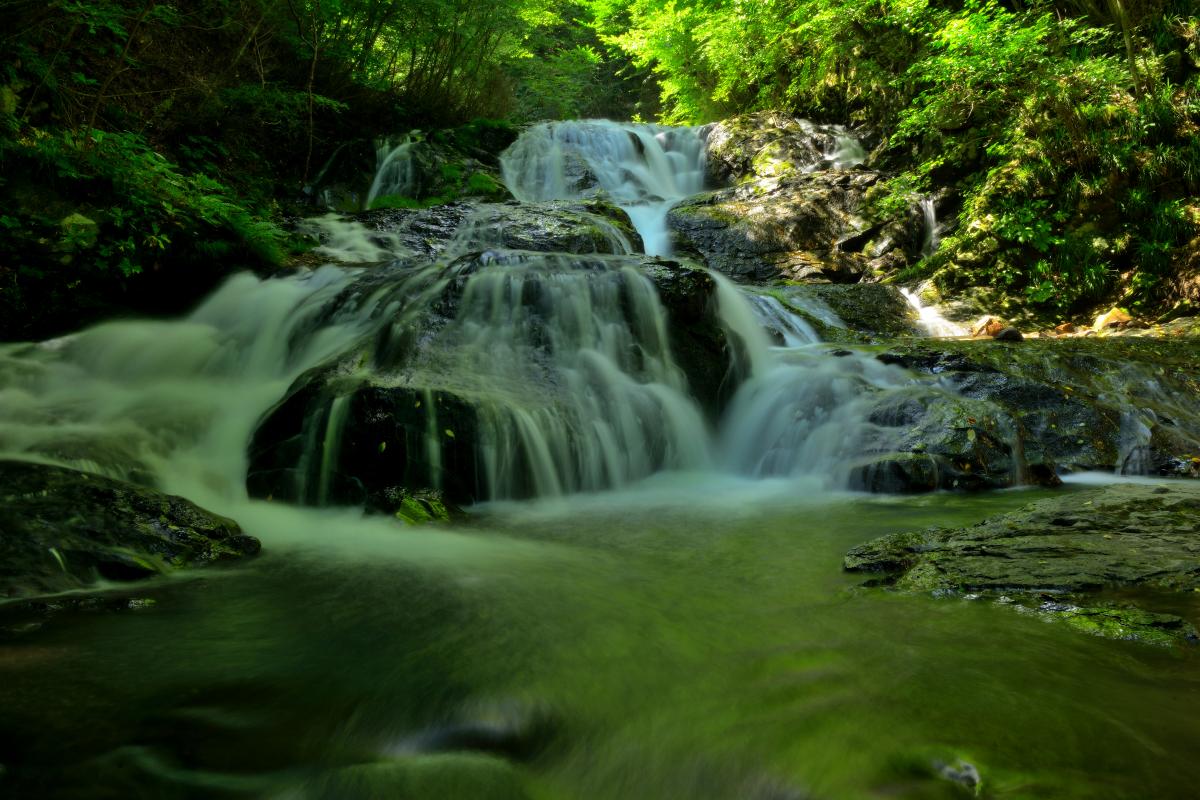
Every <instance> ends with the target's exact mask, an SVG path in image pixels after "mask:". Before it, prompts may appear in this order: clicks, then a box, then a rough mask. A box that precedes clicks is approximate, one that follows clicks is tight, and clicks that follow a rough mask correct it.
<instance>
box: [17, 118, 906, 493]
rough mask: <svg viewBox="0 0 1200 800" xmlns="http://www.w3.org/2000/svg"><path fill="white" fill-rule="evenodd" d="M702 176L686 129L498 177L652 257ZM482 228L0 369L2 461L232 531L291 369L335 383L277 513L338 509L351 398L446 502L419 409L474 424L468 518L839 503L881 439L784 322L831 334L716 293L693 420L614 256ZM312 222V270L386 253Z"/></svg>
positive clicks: (449, 433) (638, 274) (683, 384)
mask: <svg viewBox="0 0 1200 800" xmlns="http://www.w3.org/2000/svg"><path fill="white" fill-rule="evenodd" d="M385 160H386V157H385ZM703 163H704V161H703V152H702V150H701V149H700V146H699V140H698V138H697V137H696V135H695V132H694V131H692V130H690V129H682V130H672V129H663V128H655V127H651V126H637V125H618V124H615V123H601V122H586V123H559V124H555V125H546V126H539V127H537V128H534V129H533V130H532V131H530V132H528V133H527V134H526V135H525V136H524V137H523V138H522V139H521V140H519V141H518V142H517V144H516V145H514V147H513V148H512V149H511V150H510V151H509V152H508V153H507V154H506V156H505V171H506V175H507V176H508V179H509V180H510V185H511V186H513V187H514V191H516V192H517V193H518V195H519V196H523V197H525V198H528V199H537V200H541V199H545V198H547V197H554V196H578V195H581V194H583V193H584V192H585V191H586V190H587V185H586V184H587V183H588V181H589V180H591V181H592V183H594V185H596V186H599V187H603V188H604V189H605V190H606V191H608V192H610V193H611V194H612V195H613V196H614V197H615V198H618V199H619V200H620V201H621V202H622V204H623V205H625V206H626V207H627V208H634V209H638V208H641V209H642V210H643V211H647V209H654V213H653V214H650V213H649V212H648V211H647V213H646V214H644V215H641V216H640V217H638V219H639V220H640V228H639V229H640V232H641V233H642V236H643V237H644V238H645V240H646V241H647V242H648V243H650V244H648V246H647V249H648V250H650V251H652V252H653V251H654V250H658V251H660V252H661V251H662V250H663V248H665V247H666V242H667V238H666V233H665V223H664V222H662V218H664V217H665V214H666V210H667V209H669V207H670V205H671V204H673V203H674V202H678V200H679V199H682V198H683V197H685V196H687V194H688V193H691V192H694V191H698V190H699V189H700V188H701V185H702V175H703ZM589 175H590V176H591V177H590V178H589V177H588V176H589ZM488 209H489V207H487V206H483V207H481V208H480V210H479V211H478V212H477V213H476V214H475V215H473V216H471V217H469V218H468V220H467V221H466V222H465V223H463V224H462V226H461V227H460V229H459V231H458V234H457V235H456V237H455V241H454V242H453V243H452V246H448V247H446V248H445V250H444V255H443V256H442V257H441V259H440V260H438V261H435V262H429V263H426V264H424V265H420V266H416V267H414V266H411V265H410V264H409V263H408V262H399V263H394V264H390V265H381V266H377V267H372V268H371V269H370V270H364V271H354V270H347V269H344V268H334V267H325V268H322V269H321V270H318V271H316V272H314V273H310V274H305V275H297V276H293V277H288V278H282V279H274V280H267V281H260V280H257V279H255V278H253V277H250V276H246V275H243V276H238V277H235V278H233V279H231V280H230V281H229V282H228V283H227V284H226V285H225V286H224V287H222V288H221V289H220V290H219V291H218V292H217V293H216V294H214V295H213V296H212V297H211V298H210V299H209V300H208V301H206V302H205V304H204V305H203V306H202V307H201V308H199V309H198V310H197V311H196V312H195V313H193V314H191V315H190V316H188V317H187V318H185V319H182V320H179V321H176V322H155V321H131V322H121V323H113V324H109V325H103V326H99V327H97V328H94V329H91V330H88V331H84V332H82V333H80V334H77V335H74V336H71V337H67V338H65V339H63V340H57V341H55V342H52V343H46V344H42V345H16V346H9V347H5V348H3V349H0V387H2V388H0V453H5V454H15V455H18V456H20V457H25V458H38V459H44V460H48V461H55V462H59V463H64V464H68V465H71V466H77V467H81V468H85V469H91V470H95V471H101V472H106V473H109V474H113V475H116V476H120V477H129V478H134V479H138V480H144V481H149V482H153V483H155V484H157V485H159V486H160V487H162V488H164V489H167V490H168V491H172V492H177V493H180V494H183V495H185V496H188V497H190V498H192V499H195V500H197V501H199V502H201V503H204V504H208V505H210V506H211V507H213V508H216V509H218V510H221V509H229V508H230V504H231V503H234V504H237V503H244V501H245V490H244V488H243V485H244V481H245V479H246V472H247V456H246V451H247V445H248V443H249V442H250V439H251V436H252V433H253V431H254V430H255V427H256V425H257V424H258V422H259V420H260V418H262V416H263V415H264V414H265V413H267V412H268V411H269V410H270V409H271V407H272V406H273V405H274V404H276V403H277V402H279V401H280V400H281V398H283V397H284V396H285V394H286V393H287V391H288V387H289V386H291V385H292V383H293V381H295V380H296V379H297V378H298V377H299V376H300V375H301V374H302V373H304V372H305V371H306V370H309V369H312V368H314V367H318V366H322V365H324V366H325V367H327V368H328V367H330V366H331V365H334V364H336V365H337V367H336V370H337V375H338V378H337V380H331V381H329V382H328V383H327V384H323V385H324V386H325V388H324V389H323V390H322V392H321V393H318V395H317V397H316V400H315V401H314V402H315V403H316V405H314V406H312V407H310V408H309V409H308V417H307V418H308V419H309V420H310V421H311V422H312V424H310V425H307V426H306V427H305V429H304V430H303V431H301V430H296V431H294V434H295V436H296V437H301V438H302V439H303V440H304V441H306V442H307V445H306V448H307V452H306V454H305V455H304V456H303V458H302V461H303V462H304V463H306V464H309V466H310V467H311V470H310V472H309V473H306V474H305V475H304V476H303V477H302V484H303V488H302V490H300V491H299V494H298V497H300V498H301V499H304V500H307V501H308V502H315V503H334V502H339V501H338V486H339V481H341V480H343V478H342V473H343V472H344V471H345V470H347V469H350V468H353V466H354V464H352V463H350V464H348V463H346V462H345V459H346V458H348V457H349V456H348V455H347V452H349V451H347V450H346V448H347V446H348V439H347V435H346V434H347V430H348V428H347V426H349V425H352V424H355V419H356V418H355V416H354V415H355V414H356V413H361V412H360V411H359V410H357V406H356V403H355V398H356V397H357V395H356V392H357V391H358V387H361V386H364V385H367V386H372V387H379V388H380V389H381V390H383V391H386V392H393V396H395V397H403V398H412V404H413V407H414V408H417V409H421V410H420V412H419V414H420V415H422V416H420V419H421V420H422V422H421V423H420V429H419V431H418V435H417V439H418V440H419V441H418V442H417V443H416V444H415V445H414V447H415V449H413V450H411V452H419V453H420V454H421V457H422V458H423V459H424V460H425V462H426V464H427V467H426V468H427V470H428V474H427V475H426V482H425V485H429V486H434V487H437V486H440V485H443V479H444V477H445V475H446V474H449V473H444V472H443V470H444V469H452V468H453V467H451V466H450V465H451V462H452V460H453V458H455V457H457V456H456V455H455V454H456V453H460V452H461V446H462V443H461V442H459V441H457V439H458V437H459V436H466V435H468V433H467V432H465V431H462V430H461V429H460V432H459V433H458V434H455V433H454V431H453V427H457V425H458V423H457V422H455V421H454V420H452V419H450V418H448V417H447V416H446V414H445V413H443V412H440V411H439V405H438V402H437V401H445V400H446V399H447V398H450V399H453V400H454V401H455V402H457V403H459V404H460V405H463V404H465V405H466V406H468V407H469V408H471V409H473V413H474V414H475V421H474V423H473V424H474V432H473V433H472V434H470V435H471V436H473V437H474V438H472V439H470V440H469V441H468V442H466V444H465V446H466V447H467V448H469V449H470V450H471V451H472V452H474V453H475V459H476V460H475V464H476V469H477V473H478V474H477V475H476V476H475V480H476V481H477V487H478V495H477V496H479V497H481V498H492V499H503V498H511V497H524V496H538V497H548V496H556V495H563V494H570V493H575V492H583V491H598V490H603V489H608V488H613V487H619V486H625V485H629V484H631V483H633V482H637V481H640V480H643V479H645V478H647V477H649V476H651V475H654V474H656V473H661V472H664V471H675V472H692V473H694V472H697V471H708V472H710V473H711V472H712V471H714V470H716V471H724V472H725V473H726V474H735V475H740V476H750V477H754V478H756V479H758V478H763V477H769V476H775V477H788V478H797V477H800V476H817V477H819V478H820V479H821V480H822V482H824V483H825V484H826V485H837V484H838V483H839V481H842V480H843V478H844V476H845V473H846V470H847V468H848V465H849V464H850V463H851V462H853V461H854V459H856V458H859V457H861V456H863V455H864V454H866V453H869V452H872V451H874V450H877V449H878V448H879V447H880V446H881V442H883V440H884V438H886V436H888V435H889V434H888V432H887V431H885V430H884V429H882V428H880V427H879V426H878V425H875V424H873V423H871V422H870V421H869V410H870V408H871V407H872V406H873V404H874V403H875V402H876V401H877V400H878V398H879V396H880V393H881V392H888V391H893V390H906V389H907V388H909V387H911V386H912V384H913V383H914V381H915V378H914V377H913V376H911V375H909V374H907V373H905V372H904V371H902V370H900V369H899V368H896V367H892V366H885V365H883V364H881V363H880V362H878V361H877V360H875V359H874V358H873V357H872V356H871V355H870V354H869V353H851V354H849V355H843V356H842V357H836V358H835V357H831V356H829V355H827V354H826V353H825V351H824V348H823V347H822V346H821V345H820V344H819V337H818V336H817V334H816V331H815V330H814V328H813V327H812V326H811V325H810V324H809V323H808V322H807V321H806V320H805V319H804V317H803V315H801V314H799V313H796V312H795V311H794V309H795V308H801V309H804V310H805V311H806V313H810V314H812V316H813V318H814V319H818V320H820V321H821V323H822V324H824V325H840V324H841V323H840V320H837V319H836V316H835V315H832V313H831V312H828V309H823V308H817V309H816V312H814V311H813V309H812V308H809V306H811V305H813V304H812V303H810V302H808V301H807V300H806V299H805V298H803V297H801V296H799V295H797V296H794V297H793V294H794V293H785V295H786V296H783V295H781V296H774V295H770V294H759V293H747V292H746V291H744V290H743V289H742V288H741V287H738V286H737V285H736V284H734V283H733V282H732V281H730V280H729V279H727V278H723V277H721V276H717V275H714V276H713V277H714V278H715V280H716V282H717V293H716V302H717V305H718V313H719V321H720V325H721V326H722V327H723V328H724V332H725V336H726V338H727V340H728V341H729V343H730V350H731V352H730V359H731V362H732V363H731V365H730V370H729V373H728V374H727V375H725V376H724V378H721V379H720V380H721V381H722V383H723V385H727V386H728V387H731V388H736V389H737V391H736V393H735V394H734V396H733V398H732V400H731V401H730V402H729V404H728V407H727V408H726V409H725V411H724V414H723V415H722V416H721V418H720V419H719V420H716V421H715V422H714V421H713V420H711V419H708V418H706V415H705V411H704V410H703V409H702V408H701V406H700V403H699V401H698V400H697V399H696V397H695V396H694V395H693V392H694V391H696V390H697V389H700V388H704V389H710V388H713V387H696V386H690V385H689V384H688V381H687V379H686V378H685V376H684V372H683V369H682V367H681V364H680V362H679V360H678V357H677V354H676V353H674V352H673V349H672V348H673V345H672V328H671V325H672V320H671V319H669V318H668V315H667V313H666V311H665V310H664V308H663V305H662V302H661V301H660V299H659V297H658V294H657V291H656V289H655V287H654V284H653V283H652V282H651V281H650V280H649V279H648V278H647V277H646V275H645V274H643V272H642V271H641V269H640V267H639V265H640V261H639V260H638V259H637V258H635V257H632V256H630V255H622V253H625V254H627V253H629V251H630V250H631V247H630V244H629V242H628V241H627V240H625V239H624V237H623V236H621V235H620V234H619V231H617V230H616V229H615V228H614V229H613V231H614V232H613V234H612V241H611V242H609V243H608V246H609V248H610V249H611V250H612V251H613V253H615V254H613V255H606V254H572V253H549V254H547V253H530V252H523V251H512V250H505V249H503V248H501V247H499V246H498V244H497V243H498V242H499V241H501V239H500V238H498V237H497V235H496V234H497V232H496V230H495V227H496V225H497V224H499V223H497V222H496V220H495V219H494V218H493V217H492V216H489V210H488ZM652 219H653V221H652V222H648V220H652ZM309 224H310V225H312V226H314V227H315V228H317V229H320V230H322V231H323V232H324V234H325V238H326V240H327V241H326V245H325V247H326V248H327V250H325V251H324V252H325V253H326V254H327V255H328V256H329V257H330V258H333V259H337V260H342V261H350V262H358V261H376V262H387V261H389V260H390V259H392V258H394V257H395V256H397V255H401V254H405V253H401V252H400V244H399V242H398V240H396V239H394V238H392V239H389V238H388V237H386V236H379V235H376V234H373V233H371V232H368V231H366V230H365V229H364V228H362V226H361V225H359V224H358V223H354V222H352V221H347V220H344V219H341V218H338V217H326V218H321V219H318V220H312V221H310V223H309ZM655 242H657V243H658V244H657V245H655V244H653V243H655ZM447 298H453V299H452V300H448V299H447ZM446 303H451V305H450V306H447V305H446ZM806 303H807V305H806ZM443 314H445V315H447V316H445V317H443V316H442V315H443ZM772 337H774V338H772ZM383 444H386V443H383ZM372 446H374V444H373V443H372ZM380 446H382V444H381V445H380ZM293 466H299V465H293Z"/></svg>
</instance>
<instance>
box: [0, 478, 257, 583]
mask: <svg viewBox="0 0 1200 800" xmlns="http://www.w3.org/2000/svg"><path fill="white" fill-rule="evenodd" d="M258 550H259V542H258V540H257V539H255V538H253V537H251V536H247V535H246V534H245V533H243V532H242V530H241V528H240V527H238V524H237V523H236V522H234V521H233V520H230V519H226V518H224V517H221V516H218V515H216V514H213V513H211V512H209V511H205V510H204V509H202V508H200V507H199V506H197V505H195V504H193V503H191V502H189V501H188V500H185V499H183V498H182V497H175V496H173V495H168V494H164V493H162V492H159V491H155V490H154V489H149V488H146V487H144V486H137V485H134V484H132V483H125V482H123V481H117V480H113V479H111V478H105V477H102V476H100V475H92V474H89V473H85V472H77V471H75V470H70V469H64V468H61V467H54V466H47V465H44V464H34V463H29V462H22V461H0V598H25V597H32V596H37V595H44V594H51V593H56V592H62V591H66V590H70V589H77V588H80V587H85V586H89V585H91V584H94V583H95V582H96V581H100V580H103V581H132V580H138V579H141V578H147V577H151V576H154V575H158V574H161V573H164V572H169V571H172V570H175V569H178V568H180V567H185V566H198V565H202V564H208V563H213V562H219V561H227V560H232V559H238V558H242V557H245V556H250V555H254V554H255V553H257V552H258Z"/></svg>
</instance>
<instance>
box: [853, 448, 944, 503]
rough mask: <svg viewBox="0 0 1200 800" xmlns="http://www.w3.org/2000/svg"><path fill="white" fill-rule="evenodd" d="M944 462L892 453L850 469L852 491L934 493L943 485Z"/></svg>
mask: <svg viewBox="0 0 1200 800" xmlns="http://www.w3.org/2000/svg"><path fill="white" fill-rule="evenodd" d="M946 466H947V465H946V464H945V461H944V460H943V459H941V458H938V457H936V456H931V455H928V454H926V453H889V454H887V455H882V456H878V457H876V458H874V459H871V460H869V461H866V462H864V463H860V464H856V465H854V466H853V467H851V470H850V488H851V489H855V490H859V491H867V492H876V493H886V494H908V493H920V492H932V491H933V490H935V489H937V488H938V487H939V486H941V485H942V483H943V480H942V477H941V473H942V472H943V471H944V470H945V467H946Z"/></svg>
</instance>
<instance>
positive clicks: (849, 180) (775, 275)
mask: <svg viewBox="0 0 1200 800" xmlns="http://www.w3.org/2000/svg"><path fill="white" fill-rule="evenodd" d="M878 180H879V176H878V175H876V174H875V173H870V172H859V171H855V172H813V173H806V174H798V175H796V176H793V177H789V178H785V179H779V178H765V179H762V180H759V181H756V182H753V183H743V184H739V185H738V186H734V187H731V188H728V189H721V190H718V191H715V192H709V193H707V194H702V195H698V196H697V197H694V198H691V199H689V200H686V201H684V202H683V203H680V204H679V205H678V206H676V207H675V208H673V209H672V210H671V212H670V213H669V214H668V215H667V222H668V224H669V226H670V227H671V230H672V231H673V233H674V236H675V241H676V246H677V249H678V250H679V252H681V253H686V254H689V255H696V256H698V257H699V258H700V259H702V260H703V261H704V263H705V264H706V265H707V266H708V267H709V268H711V269H715V270H717V271H719V272H722V273H724V274H726V275H729V276H731V277H734V278H737V279H738V280H741V281H744V282H749V283H763V282H768V281H773V280H779V279H785V280H795V281H811V282H819V281H824V282H835V283H854V282H856V281H858V280H860V279H861V278H862V276H863V275H864V274H865V273H866V272H867V271H868V270H869V268H870V256H868V255H866V254H865V253H863V252H848V251H846V250H842V249H839V248H838V244H839V242H844V241H845V240H846V238H847V237H848V236H853V235H854V234H857V233H859V232H861V231H863V230H864V229H866V228H868V227H870V225H871V223H870V222H869V221H867V220H866V219H864V218H863V217H862V216H861V213H862V210H863V206H864V199H863V198H864V194H865V192H866V191H867V189H869V188H870V187H871V186H873V185H874V184H875V183H876V182H877V181H878ZM879 255H882V253H881V254H879Z"/></svg>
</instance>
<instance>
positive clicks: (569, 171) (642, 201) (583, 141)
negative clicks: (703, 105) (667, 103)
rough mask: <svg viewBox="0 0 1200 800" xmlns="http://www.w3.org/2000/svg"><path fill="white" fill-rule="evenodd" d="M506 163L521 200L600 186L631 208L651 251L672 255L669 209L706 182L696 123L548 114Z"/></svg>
mask: <svg viewBox="0 0 1200 800" xmlns="http://www.w3.org/2000/svg"><path fill="white" fill-rule="evenodd" d="M501 167H502V169H503V173H504V182H505V183H506V184H507V185H508V188H509V190H510V191H511V192H512V193H513V196H514V197H516V198H517V199H518V200H521V201H523V202H537V201H542V200H570V199H577V198H581V197H584V196H586V195H588V194H590V193H594V192H595V191H596V190H597V189H602V190H603V191H604V192H606V193H607V194H608V195H609V197H611V198H612V200H613V202H615V203H616V204H617V205H619V206H620V207H621V208H622V209H624V210H625V212H626V213H627V214H628V215H629V218H630V219H631V220H632V221H633V225H634V228H636V229H637V232H638V233H639V234H640V235H641V237H642V241H643V243H644V246H645V251H646V253H647V254H648V255H670V253H671V238H670V233H669V231H668V230H667V212H669V211H670V210H671V208H672V207H673V206H674V205H675V204H677V203H679V202H680V201H681V200H684V199H685V198H687V197H690V196H692V195H694V194H697V193H699V192H700V191H702V190H703V189H704V143H703V142H702V141H701V139H700V136H699V134H698V133H697V131H696V130H695V129H693V128H664V127H660V126H657V125H636V124H632V123H616V122H608V121H606V120H588V121H583V122H547V123H543V124H541V125H537V126H535V127H534V128H531V129H530V130H528V131H526V132H525V133H524V134H522V136H521V138H520V139H519V140H517V142H516V144H514V145H513V146H512V147H510V148H509V149H508V150H507V151H506V152H505V153H504V155H503V156H502V157H501Z"/></svg>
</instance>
